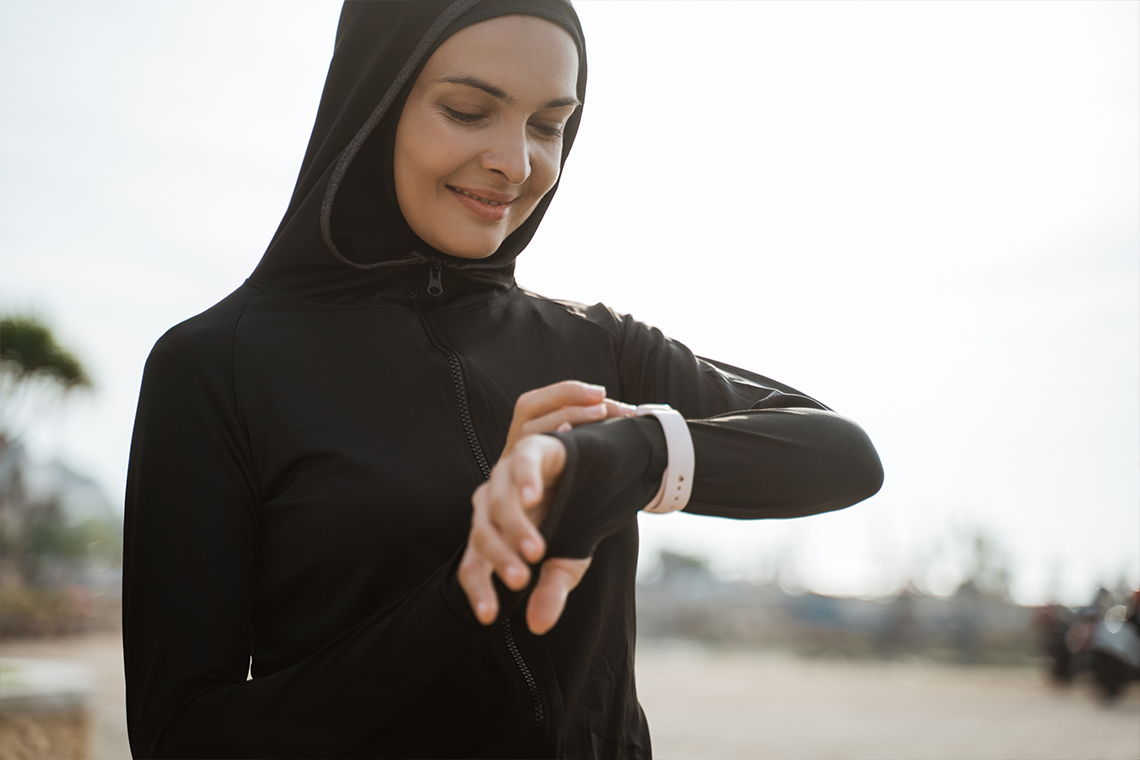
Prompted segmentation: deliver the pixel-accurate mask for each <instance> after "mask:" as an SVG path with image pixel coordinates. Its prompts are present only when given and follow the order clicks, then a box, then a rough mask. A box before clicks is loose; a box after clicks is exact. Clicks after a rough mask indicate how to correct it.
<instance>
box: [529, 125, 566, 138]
mask: <svg viewBox="0 0 1140 760" xmlns="http://www.w3.org/2000/svg"><path fill="white" fill-rule="evenodd" d="M530 127H531V129H533V130H534V131H536V132H538V133H539V134H540V135H542V136H543V137H546V138H549V139H551V140H553V139H556V138H559V137H562V125H561V124H557V125H553V124H542V123H538V122H531V124H530Z"/></svg>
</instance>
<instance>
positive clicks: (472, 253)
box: [424, 234, 506, 260]
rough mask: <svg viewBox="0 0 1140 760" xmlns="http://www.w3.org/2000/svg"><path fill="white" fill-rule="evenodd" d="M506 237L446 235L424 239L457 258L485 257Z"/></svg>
mask: <svg viewBox="0 0 1140 760" xmlns="http://www.w3.org/2000/svg"><path fill="white" fill-rule="evenodd" d="M505 239H506V236H505V235H498V234H494V235H487V234H482V235H478V234H473V235H447V236H443V237H440V239H438V240H425V241H424V242H426V243H427V244H428V245H430V246H431V247H432V248H435V249H436V250H437V251H440V252H441V253H446V254H447V255H448V256H454V257H455V258H457V259H472V260H474V259H485V258H487V257H488V256H490V255H491V254H493V253H494V252H495V251H497V250H499V246H501V245H502V244H503V241H504V240H505Z"/></svg>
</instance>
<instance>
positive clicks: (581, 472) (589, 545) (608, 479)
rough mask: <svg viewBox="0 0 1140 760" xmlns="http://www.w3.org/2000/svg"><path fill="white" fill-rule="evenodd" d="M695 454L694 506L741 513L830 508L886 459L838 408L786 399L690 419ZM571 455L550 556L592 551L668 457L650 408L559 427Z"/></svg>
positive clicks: (867, 482) (852, 494)
mask: <svg viewBox="0 0 1140 760" xmlns="http://www.w3.org/2000/svg"><path fill="white" fill-rule="evenodd" d="M688 425H689V432H690V434H691V436H692V439H693V448H694V453H695V457H696V468H695V472H694V482H693V493H692V498H691V499H690V502H689V505H688V507H686V511H687V512H691V513H695V514H706V515H718V516H722V517H734V518H741V519H758V518H786V517H800V516H803V515H810V514H817V513H820V512H828V511H831V510H835V509H842V508H844V507H847V506H850V505H852V504H855V503H857V502H859V501H862V500H863V499H866V498H867V497H869V496H871V495H873V494H874V493H875V492H876V491H878V489H879V487H880V485H881V484H882V477H883V474H882V466H881V464H880V462H879V458H878V454H877V453H876V452H875V449H874V446H873V445H872V444H871V442H870V439H869V438H868V437H867V435H866V433H864V432H863V430H862V428H860V427H859V426H858V425H856V424H855V423H854V422H852V421H851V420H848V419H847V418H845V417H842V416H840V415H837V414H835V413H833V412H828V411H823V410H818V409H803V408H779V409H761V410H752V411H742V412H734V413H731V414H727V415H721V416H718V417H713V418H710V419H705V420H689V422H688ZM555 435H556V437H558V438H559V439H560V440H562V441H563V443H564V445H566V448H567V465H566V469H565V471H564V473H563V481H562V482H561V483H560V484H559V488H558V491H557V492H556V494H555V500H554V503H553V504H552V509H551V515H550V518H548V519H549V520H550V523H549V525H544V532H545V533H547V534H548V535H549V540H550V542H551V548H550V551H549V554H550V556H571V557H581V556H588V555H589V553H590V552H592V550H593V547H594V546H595V545H596V544H597V542H598V541H599V540H601V538H604V537H605V536H607V535H610V534H611V533H613V532H614V531H615V530H617V529H618V528H620V527H621V525H622V524H624V523H625V522H626V521H628V520H629V519H632V517H633V516H634V515H635V514H636V513H637V511H638V510H640V509H641V508H642V507H643V506H645V504H647V503H648V502H649V500H650V499H651V498H652V497H653V495H654V494H655V493H656V491H657V489H658V487H659V486H660V482H661V475H662V472H663V471H664V469H665V464H666V462H667V459H668V451H667V448H666V443H665V436H664V434H663V433H662V431H661V428H660V425H659V423H657V422H656V420H654V419H652V418H637V419H624V420H613V421H610V422H606V423H599V424H596V425H589V426H584V427H581V428H576V429H575V430H572V431H568V432H565V433H558V434H555Z"/></svg>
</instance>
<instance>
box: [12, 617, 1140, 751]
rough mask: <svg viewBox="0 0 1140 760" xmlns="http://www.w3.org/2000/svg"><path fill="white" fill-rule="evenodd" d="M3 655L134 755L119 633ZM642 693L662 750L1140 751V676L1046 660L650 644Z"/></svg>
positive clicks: (101, 737)
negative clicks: (83, 680) (960, 660)
mask: <svg viewBox="0 0 1140 760" xmlns="http://www.w3.org/2000/svg"><path fill="white" fill-rule="evenodd" d="M0 655H4V656H12V657H43V658H48V659H54V660H64V661H67V662H74V663H79V664H82V665H86V666H87V667H89V668H91V670H92V672H93V675H94V678H95V684H96V690H97V694H96V715H95V718H96V720H95V726H96V736H95V745H94V747H93V757H95V758H103V759H104V760H111V759H113V758H127V757H130V749H129V746H128V744H127V734H126V721H125V717H124V713H123V704H124V689H123V676H122V650H121V644H120V640H119V636H118V634H117V633H105V634H93V635H89V636H83V637H74V638H63V639H48V640H30V641H16V642H3V643H0ZM637 672H638V692H639V696H640V698H641V703H642V705H643V706H644V707H645V712H646V714H647V715H648V716H649V725H650V728H651V730H652V732H653V745H654V750H655V751H654V754H655V756H656V757H658V758H660V759H661V760H697V759H698V758H717V760H733V759H735V758H739V759H740V760H744V759H745V758H747V759H748V760H756V759H757V758H816V759H822V758H833V759H835V760H839V759H840V758H851V759H852V760H854V759H858V758H875V759H876V760H878V759H886V758H907V759H908V760H909V759H911V758H914V759H920V758H921V759H934V758H945V759H946V760H950V759H951V758H953V759H954V760H959V759H961V760H965V759H966V758H979V759H981V758H986V759H987V760H998V759H999V758H1033V760H1045V759H1046V758H1097V759H1103V760H1117V759H1120V760H1140V688H1137V686H1136V685H1135V684H1134V685H1133V686H1132V687H1131V688H1130V690H1129V691H1128V692H1126V693H1125V695H1124V697H1123V699H1121V700H1120V701H1119V702H1118V703H1116V704H1114V705H1111V706H1105V705H1102V704H1101V703H1100V702H1099V701H1098V700H1097V699H1096V697H1095V695H1094V694H1093V693H1092V692H1091V690H1090V689H1088V688H1087V687H1086V686H1084V685H1080V684H1078V685H1077V686H1075V687H1074V688H1072V689H1069V690H1057V689H1054V688H1052V687H1051V686H1049V685H1048V684H1046V683H1045V682H1044V679H1043V678H1042V676H1041V675H1040V674H1039V673H1038V672H1037V671H1034V670H1025V669H1001V668H953V667H948V666H941V665H933V664H928V663H925V662H923V661H922V660H919V659H918V658H914V657H909V656H904V657H902V658H900V659H898V660H896V661H895V662H891V663H882V662H846V661H843V660H842V659H819V660H806V661H805V660H798V659H794V658H791V657H783V656H780V655H775V654H768V653H757V652H710V651H708V650H703V649H699V648H695V647H691V646H665V645H659V644H655V645H642V646H641V647H640V649H639V651H638V661H637Z"/></svg>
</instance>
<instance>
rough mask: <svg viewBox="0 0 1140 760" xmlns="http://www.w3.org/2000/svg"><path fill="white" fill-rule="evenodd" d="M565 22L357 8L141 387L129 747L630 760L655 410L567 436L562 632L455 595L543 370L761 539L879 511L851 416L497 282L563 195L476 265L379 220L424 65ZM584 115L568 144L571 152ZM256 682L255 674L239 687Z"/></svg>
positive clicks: (443, 7)
mask: <svg viewBox="0 0 1140 760" xmlns="http://www.w3.org/2000/svg"><path fill="white" fill-rule="evenodd" d="M520 12H521V13H527V14H531V15H536V16H539V17H542V18H545V19H547V20H549V21H552V22H554V23H557V24H559V25H560V26H562V27H563V28H564V29H566V30H567V32H568V33H570V34H571V36H572V37H574V38H575V42H576V44H577V46H578V50H579V64H580V65H579V80H578V98H579V100H580V101H583V102H584V100H585V84H586V59H585V48H584V45H583V43H582V40H583V36H582V33H581V29H580V27H579V26H578V21H577V17H576V16H575V15H574V12H573V10H572V9H571V8H570V6H569V4H568V3H567V2H564V1H563V0H526V1H524V0H454V1H452V0H417V1H416V2H347V3H346V4H345V7H344V10H343V12H342V16H341V21H340V25H339V28H338V31H337V40H336V48H335V52H334V55H333V58H332V62H331V64H330V68H329V74H328V78H327V80H326V83H325V89H324V93H323V95H322V98H321V103H320V108H319V111H318V114H317V118H316V123H315V126H314V128H313V134H312V137H311V139H310V142H309V146H308V150H307V152H306V154H305V159H304V162H303V164H302V168H301V172H300V175H299V177H298V181H297V186H296V188H295V191H294V194H293V197H292V200H291V202H290V204H289V208H288V210H287V212H286V214H285V216H284V219H283V220H282V222H281V226H280V227H279V229H278V231H277V233H276V234H275V236H274V238H273V240H272V241H271V243H270V245H269V247H268V249H267V251H266V253H265V255H264V257H263V259H262V261H261V263H260V264H259V265H258V267H257V269H256V270H255V271H254V273H253V275H252V276H251V277H250V278H249V279H248V280H247V281H246V282H245V283H244V284H243V285H242V286H241V287H239V288H238V289H237V290H236V291H234V292H233V293H232V294H231V295H230V296H228V297H227V298H225V299H224V300H223V301H221V302H220V303H218V304H217V305H215V306H214V307H212V308H210V309H209V310H207V311H205V312H203V313H202V314H199V315H198V316H196V317H193V318H192V319H189V320H187V321H186V322H183V323H182V324H180V325H177V326H176V327H174V328H172V329H171V330H170V331H169V332H167V333H166V334H165V335H164V336H163V337H162V338H161V339H160V340H159V341H158V342H157V344H156V345H155V347H154V349H153V351H152V352H151V355H150V357H149V359H148V361H147V364H146V369H145V371H144V376H143V383H142V389H141V393H140V398H139V407H138V413H137V417H136V421H135V429H134V437H133V440H132V446H131V460H130V469H129V473H128V480H127V495H126V535H125V545H126V548H125V556H124V581H123V644H124V652H125V664H126V679H127V716H128V728H129V732H130V740H131V748H132V752H133V753H134V754H135V756H136V757H338V756H346V757H576V758H577V757H581V758H618V757H620V758H639V757H649V756H650V754H651V753H650V742H649V733H648V727H647V723H646V719H645V716H644V714H643V713H642V711H641V708H640V707H639V705H638V703H637V696H636V690H635V684H634V673H633V654H634V638H635V620H634V574H635V569H636V561H637V522H636V520H635V516H636V512H637V510H638V509H639V508H640V507H641V506H643V505H645V504H646V503H647V502H648V501H649V500H650V498H651V497H652V496H653V494H654V493H655V492H656V491H657V487H658V485H659V484H660V479H661V475H662V472H663V470H664V467H665V462H666V459H667V451H666V446H665V440H664V436H663V435H662V433H661V430H660V428H659V426H658V423H657V422H656V420H654V419H652V418H636V419H635V418H630V419H622V420H613V421H609V422H606V423H600V424H594V425H588V426H583V427H579V428H576V429H574V430H572V431H569V432H566V433H559V434H557V435H558V437H559V438H560V439H561V440H562V441H563V443H564V444H565V445H566V448H567V462H566V468H565V470H564V472H563V475H562V477H561V479H560V481H559V484H558V487H557V490H556V493H555V497H554V503H553V504H552V506H551V508H550V511H549V513H548V516H547V519H546V521H545V523H544V524H543V526H542V529H543V532H544V534H545V535H546V536H547V538H548V552H547V556H570V557H582V556H590V555H592V556H593V563H592V565H591V567H590V570H589V571H588V572H587V574H586V576H585V578H584V579H583V581H582V583H581V584H580V586H579V587H578V588H577V589H576V590H575V591H574V592H573V593H572V594H571V595H570V597H569V599H568V601H567V605H566V609H565V612H564V613H563V616H562V618H561V620H560V621H559V623H558V624H557V625H556V626H555V628H554V629H553V630H552V631H550V632H549V633H548V634H547V635H545V636H543V637H537V636H534V635H532V634H530V633H529V632H528V630H527V629H526V625H525V622H524V620H523V615H524V610H523V607H522V605H520V601H521V600H522V599H523V598H524V597H525V592H523V593H519V594H510V593H507V592H506V591H505V590H504V589H503V588H502V587H499V592H500V595H501V599H502V601H503V604H502V605H501V607H502V609H503V611H502V613H501V614H500V619H499V620H498V621H497V622H496V623H495V624H493V625H491V626H482V625H480V624H479V623H478V622H477V621H476V620H475V618H474V617H473V615H472V613H471V611H470V609H469V608H468V605H467V602H466V599H465V597H464V595H463V593H462V591H461V589H460V588H459V585H458V582H457V580H456V567H457V563H458V558H459V556H460V555H461V552H462V550H463V547H464V542H465V540H466V537H467V534H468V531H469V529H470V517H471V506H470V499H471V494H472V492H473V491H474V489H475V488H476V487H477V486H478V484H479V483H481V482H482V481H483V480H484V479H485V478H486V477H487V476H488V475H489V472H490V468H491V465H492V464H493V463H494V462H495V461H496V459H497V457H498V455H499V453H500V452H501V451H502V449H503V446H504V444H505V441H506V434H507V430H508V428H509V425H510V421H511V416H512V411H513V408H514V403H515V400H516V399H517V397H518V396H519V395H520V394H521V393H523V392H525V391H528V390H531V389H534V388H538V387H541V386H545V385H548V384H551V383H554V382H557V381H560V380H565V379H578V380H582V381H586V382H590V383H596V384H600V385H604V386H605V387H606V388H607V389H608V391H609V395H610V396H611V397H614V398H617V399H620V400H622V401H625V402H627V403H632V404H639V403H668V404H670V405H672V406H673V407H674V408H675V409H677V410H679V411H680V412H681V413H682V414H683V415H684V416H685V417H686V418H687V419H688V420H689V428H690V432H691V434H692V436H693V442H694V449H695V453H696V461H697V464H696V471H695V475H694V485H693V495H692V500H691V501H690V503H689V506H688V507H687V510H688V511H690V512H694V513H701V514H711V515H720V516H725V517H736V518H747V519H752V518H782V517H794V516H799V515H805V514H813V513H818V512H823V511H827V510H832V509H838V508H842V507H845V506H848V505H850V504H853V503H855V502H857V501H859V500H861V499H864V498H866V497H868V496H870V495H871V494H873V493H874V492H875V491H877V490H878V488H879V486H880V484H881V480H882V470H881V466H880V464H879V460H878V457H877V455H876V453H875V450H874V448H873V446H872V445H871V443H870V441H869V440H868V438H867V436H866V435H865V434H864V433H863V431H862V430H861V429H860V428H859V427H858V426H857V425H856V424H855V423H853V422H851V421H850V420H847V419H845V418H843V417H841V416H839V415H837V414H834V413H832V412H831V411H830V410H828V409H827V408H826V407H824V406H823V405H822V404H820V403H818V402H816V401H814V400H813V399H811V398H809V397H807V396H805V395H803V394H801V393H799V392H797V391H795V390H793V389H791V388H788V387H787V386H784V385H782V384H780V383H777V382H775V381H772V380H770V379H768V378H765V377H763V376H760V375H756V374H753V373H750V372H746V371H744V370H740V369H737V368H734V367H730V366H728V365H724V364H720V363H717V362H713V361H709V360H705V359H701V358H698V357H696V356H694V355H693V354H692V353H691V352H690V351H689V350H688V349H687V348H686V347H684V346H683V345H681V344H679V343H676V342H675V341H672V340H670V339H668V338H667V337H665V336H664V335H662V334H661V333H660V332H659V331H658V330H655V329H653V328H650V327H648V326H646V325H644V324H641V323H639V322H637V321H636V320H634V319H632V318H630V317H628V316H624V315H621V314H618V313H616V312H614V311H612V310H610V309H608V308H606V307H604V306H602V305H596V306H592V307H585V306H582V305H580V304H574V303H569V302H560V301H553V300H549V299H546V298H543V297H540V296H538V295H535V294H533V293H529V292H527V291H525V290H523V289H521V288H519V287H518V286H517V285H516V284H515V282H514V277H513V270H514V259H515V257H516V256H517V255H518V254H519V252H520V251H522V249H523V248H524V247H525V246H526V244H527V243H528V242H529V241H530V239H531V237H532V235H533V234H534V230H535V229H536V227H537V225H538V223H539V222H540V221H541V218H542V216H543V213H544V212H545V209H546V207H547V205H548V204H549V203H550V200H551V198H552V197H553V195H554V193H555V190H556V189H557V186H556V187H555V190H551V191H550V193H548V194H547V196H546V197H545V198H544V199H543V200H542V201H541V202H540V204H539V206H538V207H537V209H536V210H535V211H534V213H533V214H532V215H531V217H530V218H528V219H527V221H526V222H524V224H523V225H522V226H521V227H520V228H519V229H518V230H516V231H515V232H514V233H513V234H512V235H510V236H509V237H508V238H507V239H506V240H505V241H504V242H503V244H502V246H501V247H500V248H499V249H498V250H497V251H496V252H495V253H494V254H493V255H491V256H489V257H487V258H485V259H480V260H465V259H458V258H454V257H451V256H448V255H447V254H444V253H442V252H440V251H436V250H434V249H432V248H430V247H429V246H427V245H426V244H424V243H423V242H422V241H421V240H419V238H418V237H416V235H415V234H414V233H413V232H412V231H411V229H410V228H409V227H408V225H407V224H406V223H405V222H404V220H403V217H402V216H401V215H400V212H399V210H398V207H397V205H396V203H395V200H394V190H393V181H392V168H391V166H392V145H393V141H394V131H395V121H396V119H397V118H398V115H399V109H400V107H401V105H402V103H403V98H404V97H406V93H407V90H408V88H410V86H411V83H412V82H414V81H415V76H416V74H417V73H418V71H419V70H420V68H421V67H422V65H423V63H424V62H425V61H426V60H427V57H429V56H430V54H431V52H432V51H433V50H434V49H435V48H436V47H438V45H439V44H440V43H441V42H442V41H443V40H445V39H446V38H447V37H448V36H450V35H451V34H454V33H455V32H456V31H457V30H458V29H461V28H463V27H464V26H467V25H470V24H472V23H477V22H478V21H481V20H484V19H487V18H491V17H494V16H498V15H504V14H508V13H520ZM579 117H580V109H579V111H578V112H577V113H575V114H574V116H572V117H571V119H570V120H569V122H568V123H567V125H566V127H565V131H564V135H565V137H564V145H563V154H562V160H563V162H565V160H566V155H567V154H568V153H569V150H570V147H571V145H572V144H573V141H574V135H575V133H576V132H577V128H578V122H579ZM247 670H248V671H249V672H251V675H252V678H250V679H247Z"/></svg>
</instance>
